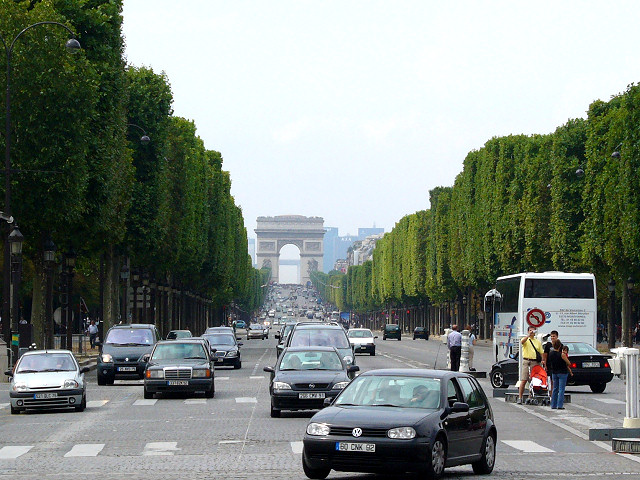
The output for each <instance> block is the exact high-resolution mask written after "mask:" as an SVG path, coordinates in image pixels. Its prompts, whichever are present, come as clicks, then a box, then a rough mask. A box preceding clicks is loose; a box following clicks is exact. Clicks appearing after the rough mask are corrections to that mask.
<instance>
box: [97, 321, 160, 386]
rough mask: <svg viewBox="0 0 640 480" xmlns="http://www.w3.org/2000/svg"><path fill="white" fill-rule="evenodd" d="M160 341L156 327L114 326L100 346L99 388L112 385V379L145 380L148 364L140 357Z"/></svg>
mask: <svg viewBox="0 0 640 480" xmlns="http://www.w3.org/2000/svg"><path fill="white" fill-rule="evenodd" d="M159 339H160V334H159V333H158V330H156V327H155V325H152V324H145V323H139V324H138V323H134V324H130V325H115V326H113V327H111V328H110V329H109V331H108V332H107V335H106V338H105V340H104V343H103V344H101V345H100V355H98V364H97V366H96V372H97V377H98V385H113V382H114V380H116V379H122V380H132V379H133V380H135V379H141V378H143V377H144V371H145V368H146V366H147V362H146V361H145V359H144V358H143V357H144V356H145V355H146V354H149V353H151V350H152V349H153V346H154V345H155V344H156V342H157V341H158V340H159Z"/></svg>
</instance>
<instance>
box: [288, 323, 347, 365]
mask: <svg viewBox="0 0 640 480" xmlns="http://www.w3.org/2000/svg"><path fill="white" fill-rule="evenodd" d="M284 346H285V347H336V349H338V352H339V353H340V356H341V357H342V359H343V360H344V361H345V363H346V364H347V365H355V363H356V359H355V355H354V353H353V352H354V351H353V346H352V345H351V343H350V342H349V338H348V337H347V333H346V332H345V331H344V328H342V327H341V326H340V325H338V324H337V323H323V322H299V323H297V324H296V325H295V327H293V330H292V331H291V333H290V334H289V336H288V337H287V340H286V342H285V343H284Z"/></svg>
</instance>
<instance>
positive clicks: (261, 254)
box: [255, 215, 324, 285]
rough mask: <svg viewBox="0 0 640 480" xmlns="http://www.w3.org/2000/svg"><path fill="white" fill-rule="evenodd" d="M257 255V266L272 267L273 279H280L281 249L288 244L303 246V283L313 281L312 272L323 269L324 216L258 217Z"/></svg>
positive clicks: (301, 266)
mask: <svg viewBox="0 0 640 480" xmlns="http://www.w3.org/2000/svg"><path fill="white" fill-rule="evenodd" d="M255 232H256V236H257V241H256V243H257V245H256V257H257V262H258V268H263V267H270V268H271V279H272V280H273V281H275V282H279V278H278V270H279V268H278V267H279V259H280V250H281V249H282V247H284V246H285V245H289V244H292V245H295V246H297V247H298V248H299V249H300V282H301V283H302V284H303V285H305V284H306V283H307V282H308V281H309V280H310V272H312V271H314V270H318V271H322V267H323V266H322V258H323V255H324V247H323V240H324V219H323V218H322V217H303V216H302V215H279V216H276V217H258V228H256V229H255Z"/></svg>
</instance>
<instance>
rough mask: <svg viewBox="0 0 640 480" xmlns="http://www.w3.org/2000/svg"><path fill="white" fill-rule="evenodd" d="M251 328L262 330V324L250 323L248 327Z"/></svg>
mask: <svg viewBox="0 0 640 480" xmlns="http://www.w3.org/2000/svg"><path fill="white" fill-rule="evenodd" d="M249 328H250V329H251V330H264V327H263V326H262V325H258V324H257V323H252V324H251V326H250V327H249Z"/></svg>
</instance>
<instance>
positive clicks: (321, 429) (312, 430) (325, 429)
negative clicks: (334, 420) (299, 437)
mask: <svg viewBox="0 0 640 480" xmlns="http://www.w3.org/2000/svg"><path fill="white" fill-rule="evenodd" d="M307 434H309V435H316V436H324V435H329V425H326V424H324V423H315V422H312V423H310V424H309V425H307Z"/></svg>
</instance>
